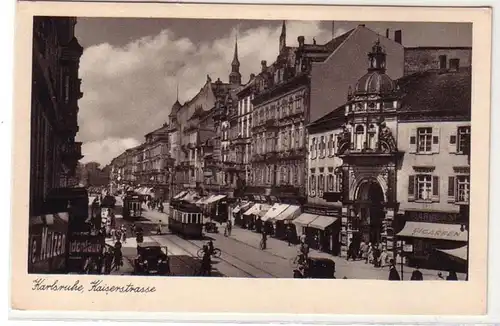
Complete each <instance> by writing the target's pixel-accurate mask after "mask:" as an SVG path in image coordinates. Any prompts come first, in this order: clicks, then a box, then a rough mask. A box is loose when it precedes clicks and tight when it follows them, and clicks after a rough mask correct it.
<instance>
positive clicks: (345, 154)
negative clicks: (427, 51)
mask: <svg viewBox="0 0 500 326" xmlns="http://www.w3.org/2000/svg"><path fill="white" fill-rule="evenodd" d="M368 58H369V63H370V64H369V68H368V72H367V73H366V74H364V75H363V76H362V77H361V78H359V80H358V82H357V83H356V86H355V87H354V89H351V90H350V91H349V92H348V100H347V103H346V104H344V105H342V106H340V107H338V108H337V109H335V110H334V111H332V112H331V113H329V114H327V115H325V116H324V117H322V118H321V119H318V120H317V121H315V122H313V123H312V124H311V125H310V126H309V133H310V134H309V145H310V146H311V152H310V155H309V170H308V179H309V187H308V192H309V194H308V196H309V201H310V202H311V203H318V204H326V205H328V206H331V207H338V206H339V205H341V206H342V214H340V215H339V216H338V218H337V220H339V221H340V237H339V240H340V243H341V245H342V253H343V254H344V255H345V254H346V251H347V247H348V246H349V244H350V243H354V244H355V246H356V244H359V243H360V241H365V242H371V243H372V244H374V243H379V244H382V245H383V247H384V248H386V249H387V250H389V252H390V254H391V255H393V254H395V253H396V252H398V251H399V250H400V249H401V248H398V246H396V240H397V238H396V234H397V235H398V236H400V237H402V238H400V239H402V241H408V242H409V243H412V244H413V245H414V250H413V253H412V254H410V257H411V258H412V259H422V258H424V257H427V258H428V257H429V256H430V255H431V254H432V253H431V251H432V249H435V248H436V247H437V248H439V247H441V248H445V249H448V248H450V247H454V246H455V247H456V246H459V245H463V243H464V242H465V240H466V231H465V232H464V231H460V229H461V223H466V221H465V220H466V217H464V215H463V214H461V212H462V211H463V209H462V210H461V208H460V207H461V206H462V205H464V206H466V205H467V204H468V198H469V190H470V186H469V185H470V183H469V182H470V177H469V162H468V146H469V138H468V137H469V135H470V112H471V111H470V103H471V102H470V100H471V79H470V76H471V72H470V67H467V68H457V67H460V66H459V65H456V66H455V65H452V67H451V69H450V68H448V69H446V70H442V69H441V70H438V71H435V70H428V71H423V72H417V73H414V74H412V75H408V76H405V77H403V78H401V79H399V80H398V81H394V80H393V79H392V78H390V77H389V76H388V75H387V74H386V52H385V51H384V49H383V47H382V46H381V44H380V42H376V43H375V45H374V46H373V48H372V51H370V53H369V54H368ZM317 143H319V145H318V146H316V144H317ZM325 202H326V203H325ZM466 216H467V215H466ZM330 222H331V223H332V224H333V223H335V220H333V221H332V220H331V221H330ZM419 223H420V224H419ZM462 229H463V228H462ZM419 232H420V233H419ZM429 238H431V239H429ZM426 239H427V240H426ZM427 258H426V259H427ZM421 266H423V265H421Z"/></svg>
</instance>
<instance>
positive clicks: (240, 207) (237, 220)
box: [232, 201, 252, 226]
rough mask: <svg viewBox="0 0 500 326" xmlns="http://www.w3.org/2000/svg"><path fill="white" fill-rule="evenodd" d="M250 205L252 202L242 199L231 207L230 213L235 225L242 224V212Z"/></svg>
mask: <svg viewBox="0 0 500 326" xmlns="http://www.w3.org/2000/svg"><path fill="white" fill-rule="evenodd" d="M251 205H252V203H251V202H249V201H242V202H240V203H239V204H237V205H236V207H234V208H233V210H232V214H233V220H234V224H235V225H240V226H241V225H242V224H243V213H244V212H245V211H246V210H248V209H250V206H251Z"/></svg>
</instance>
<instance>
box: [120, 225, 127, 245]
mask: <svg viewBox="0 0 500 326" xmlns="http://www.w3.org/2000/svg"><path fill="white" fill-rule="evenodd" d="M120 233H121V235H122V242H123V243H127V228H126V226H125V225H122V226H121V227H120Z"/></svg>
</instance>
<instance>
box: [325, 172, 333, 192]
mask: <svg viewBox="0 0 500 326" xmlns="http://www.w3.org/2000/svg"><path fill="white" fill-rule="evenodd" d="M326 187H327V189H328V191H330V192H332V191H333V174H329V175H328V179H327V180H326Z"/></svg>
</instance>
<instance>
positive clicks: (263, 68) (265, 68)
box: [260, 60, 267, 72]
mask: <svg viewBox="0 0 500 326" xmlns="http://www.w3.org/2000/svg"><path fill="white" fill-rule="evenodd" d="M260 66H261V68H262V69H261V71H262V72H264V71H266V70H267V61H266V60H262V61H261V62H260Z"/></svg>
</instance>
